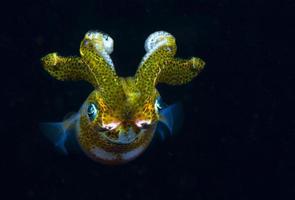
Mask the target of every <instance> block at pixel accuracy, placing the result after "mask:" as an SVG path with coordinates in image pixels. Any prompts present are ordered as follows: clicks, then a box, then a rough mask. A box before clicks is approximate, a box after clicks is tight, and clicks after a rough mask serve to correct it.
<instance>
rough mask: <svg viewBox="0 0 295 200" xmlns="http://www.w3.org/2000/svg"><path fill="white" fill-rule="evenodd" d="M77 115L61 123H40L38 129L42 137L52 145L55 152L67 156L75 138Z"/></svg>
mask: <svg viewBox="0 0 295 200" xmlns="http://www.w3.org/2000/svg"><path fill="white" fill-rule="evenodd" d="M77 116H78V115H77V114H75V115H72V116H71V117H70V118H68V119H66V120H65V121H63V122H43V123H40V129H41V131H42V133H43V134H44V136H45V137H46V138H47V139H48V140H49V141H50V142H51V143H53V144H54V146H55V148H56V149H57V151H59V152H61V153H62V154H64V155H68V153H69V148H71V147H70V146H72V143H73V141H71V140H73V139H74V136H75V124H76V120H77Z"/></svg>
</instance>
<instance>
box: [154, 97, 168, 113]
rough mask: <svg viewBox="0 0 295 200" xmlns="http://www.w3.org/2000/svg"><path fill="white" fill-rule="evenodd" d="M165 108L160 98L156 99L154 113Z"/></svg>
mask: <svg viewBox="0 0 295 200" xmlns="http://www.w3.org/2000/svg"><path fill="white" fill-rule="evenodd" d="M165 107H166V105H165V103H164V102H163V100H162V98H161V97H158V98H157V99H156V101H155V111H156V112H157V113H158V112H159V111H161V110H162V109H163V108H165Z"/></svg>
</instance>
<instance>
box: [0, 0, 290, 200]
mask: <svg viewBox="0 0 295 200" xmlns="http://www.w3.org/2000/svg"><path fill="white" fill-rule="evenodd" d="M1 5H2V6H1V10H2V11H1V29H0V30H1V32H0V49H1V55H2V56H1V57H2V62H1V65H0V66H1V82H2V87H1V88H2V91H1V97H2V98H1V100H2V102H3V103H2V109H4V113H3V114H2V117H1V121H0V127H1V143H2V145H1V149H2V151H1V154H2V156H1V172H2V173H3V175H1V177H0V180H1V182H2V186H1V187H0V191H1V196H2V197H3V199H13V197H14V196H17V197H19V199H103V200H105V199H199V200H216V199H235V200H238V199H239V200H240V199H241V200H248V199H249V200H252V199H283V200H285V199H294V197H295V160H294V159H295V157H294V152H295V148H294V143H295V132H294V130H295V126H294V123H295V120H294V112H293V109H292V104H294V103H293V102H294V100H295V94H294V77H295V74H294V70H292V68H293V67H294V64H293V63H294V62H292V61H290V62H289V60H288V58H289V57H291V55H292V54H293V53H294V51H292V50H291V46H292V45H291V41H290V40H289V38H290V37H292V36H294V23H292V22H291V21H292V19H294V18H292V12H293V10H294V3H293V2H292V1H278V2H276V3H275V2H273V1H231V0H219V1H217V0H211V1H205V0H195V1H193V0H189V1H175V0H174V1H173V0H172V1H168V0H166V1H159V0H151V1H143V0H139V1H135V0H133V1H132V0H125V1H114V2H110V1H94V0H92V1H86V0H85V1H77V2H74V1H58V0H50V1H41V0H39V1H38V0H29V1H8V2H5V3H1ZM96 29H98V30H102V31H104V32H106V33H109V34H110V35H111V36H112V37H113V38H114V39H115V50H114V53H113V54H112V58H113V61H114V63H115V65H116V69H117V71H118V74H119V75H121V76H129V75H133V73H134V72H135V70H136V67H137V65H138V63H139V62H140V60H141V58H142V56H143V55H144V49H143V44H144V40H145V38H146V37H147V36H148V35H149V34H150V33H152V32H154V31H157V30H165V31H168V32H170V33H172V34H173V35H174V36H175V37H176V39H177V44H178V53H177V56H179V57H183V58H189V57H191V56H198V57H201V58H203V59H204V60H205V61H206V63H207V64H206V67H205V69H204V71H203V72H202V73H201V74H200V75H199V77H197V78H196V79H194V80H193V82H192V83H190V84H188V85H185V86H178V87H170V86H165V85H161V86H159V90H160V93H161V94H162V97H163V98H164V100H165V101H166V102H167V103H173V102H176V101H181V102H182V103H183V106H184V111H185V112H184V116H185V119H184V125H183V128H182V131H181V133H180V134H178V135H176V136H175V137H171V138H169V139H168V140H166V141H165V142H163V143H161V144H158V145H157V146H155V147H153V148H151V149H150V150H149V151H148V152H147V153H145V154H144V155H142V156H141V157H139V158H138V159H137V160H135V161H133V162H130V163H128V164H126V165H123V166H119V167H109V166H103V165H100V164H97V163H94V162H92V161H91V160H89V159H87V158H85V157H79V156H69V157H63V156H61V155H59V154H58V153H56V152H55V151H54V150H53V148H52V146H51V144H50V143H49V142H48V141H47V140H46V139H45V138H43V137H42V135H41V134H40V130H39V128H38V123H39V122H40V121H55V120H61V119H62V118H63V116H64V115H65V114H66V113H68V112H70V111H76V110H77V109H78V108H79V107H80V105H81V103H82V102H83V101H84V99H85V98H86V96H87V95H88V94H89V93H90V92H91V90H92V88H91V86H89V85H88V84H87V83H84V82H59V81H57V80H54V79H53V78H51V77H50V76H49V75H48V74H46V73H45V72H44V71H43V70H42V68H41V66H40V62H39V59H40V58H41V57H42V56H44V55H45V54H47V53H49V52H53V51H57V52H59V53H60V54H62V55H77V54H78V48H79V43H80V40H81V39H82V38H83V35H84V34H85V32H87V31H88V30H96ZM5 195H7V196H5ZM1 199H2V198H1Z"/></svg>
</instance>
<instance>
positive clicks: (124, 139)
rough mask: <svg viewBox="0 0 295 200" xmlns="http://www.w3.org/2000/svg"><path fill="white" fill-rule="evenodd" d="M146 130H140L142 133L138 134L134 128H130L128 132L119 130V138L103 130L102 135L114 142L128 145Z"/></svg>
mask: <svg viewBox="0 0 295 200" xmlns="http://www.w3.org/2000/svg"><path fill="white" fill-rule="evenodd" d="M143 132H144V131H140V133H138V134H136V133H135V132H134V131H133V130H132V128H130V129H129V130H128V132H119V133H118V138H116V139H115V138H111V137H109V136H108V135H107V132H102V133H101V135H102V137H103V138H104V139H106V140H107V141H108V142H110V143H113V144H119V145H127V144H131V143H132V142H134V141H136V139H138V138H139V137H140V136H141V135H142V134H143Z"/></svg>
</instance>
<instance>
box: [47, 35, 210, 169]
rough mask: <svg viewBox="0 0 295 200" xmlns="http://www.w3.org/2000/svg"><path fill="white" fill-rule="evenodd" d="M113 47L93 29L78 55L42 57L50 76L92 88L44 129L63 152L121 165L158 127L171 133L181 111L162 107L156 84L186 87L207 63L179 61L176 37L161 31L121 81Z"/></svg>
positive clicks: (144, 145) (140, 149) (142, 147)
mask: <svg viewBox="0 0 295 200" xmlns="http://www.w3.org/2000/svg"><path fill="white" fill-rule="evenodd" d="M113 44H114V41H113V39H112V38H111V37H110V36H109V35H107V34H105V33H101V32H97V31H89V32H87V33H86V34H85V37H84V38H83V40H82V41H81V44H80V56H73V57H63V56H60V55H58V54H57V53H50V54H48V55H46V56H44V57H43V58H42V59H41V63H42V66H43V68H44V69H45V70H46V71H47V72H48V73H49V74H50V75H51V76H52V77H54V78H56V79H58V80H62V81H67V80H72V81H77V80H84V81H87V82H88V83H90V84H91V85H92V86H93V87H94V90H93V91H92V92H91V94H90V95H89V96H88V97H87V99H86V100H85V102H84V103H83V105H82V106H81V108H80V110H79V111H78V112H77V113H75V114H73V115H72V116H70V117H69V118H67V119H65V120H64V121H62V122H56V123H42V124H41V128H42V130H43V132H44V134H45V135H46V136H47V137H48V138H49V139H50V140H51V141H52V142H53V143H54V144H55V146H56V148H57V149H58V150H60V151H61V152H62V153H64V154H68V153H71V152H72V151H73V149H79V151H81V152H83V153H85V155H87V156H88V157H89V158H91V159H92V160H94V161H97V162H100V163H103V164H110V165H117V164H123V163H126V162H129V161H131V160H133V159H135V158H136V157H138V156H139V155H140V154H141V153H143V152H144V150H145V149H146V148H147V147H148V146H149V144H150V143H151V141H152V139H153V137H154V135H155V132H156V129H157V126H158V123H162V124H164V125H166V126H167V127H168V129H167V130H169V131H170V132H172V131H173V126H174V125H173V124H174V120H173V119H175V117H177V115H179V112H178V110H179V109H177V108H176V107H177V106H175V105H172V106H168V107H164V106H163V104H162V103H161V97H160V94H159V92H158V90H157V89H156V86H157V84H158V83H165V84H169V85H181V84H185V83H188V82H190V81H191V80H192V79H193V78H194V77H196V76H197V75H198V74H199V72H201V70H202V69H203V68H204V66H205V62H204V61H203V60H202V59H200V58H196V57H192V58H191V59H180V58H175V54H176V50H177V47H176V41H175V38H174V37H173V36H172V35H171V34H170V33H167V32H164V31H157V32H155V33H153V34H151V35H150V36H149V37H148V38H147V39H146V41H145V45H144V47H145V50H146V55H145V56H144V57H143V58H142V61H141V63H140V64H139V67H138V69H137V71H136V73H135V75H134V76H133V77H119V76H118V75H117V74H116V71H115V68H114V64H113V62H112V59H111V57H110V54H111V53H112V51H113Z"/></svg>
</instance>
